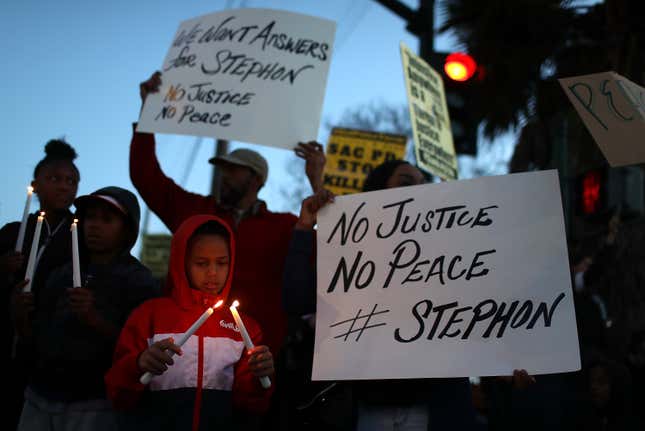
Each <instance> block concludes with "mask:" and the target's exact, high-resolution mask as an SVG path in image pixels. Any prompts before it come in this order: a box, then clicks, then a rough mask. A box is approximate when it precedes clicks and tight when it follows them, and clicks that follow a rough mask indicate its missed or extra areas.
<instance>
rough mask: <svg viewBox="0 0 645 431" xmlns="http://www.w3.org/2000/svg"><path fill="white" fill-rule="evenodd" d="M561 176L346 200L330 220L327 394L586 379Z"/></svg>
mask: <svg viewBox="0 0 645 431" xmlns="http://www.w3.org/2000/svg"><path fill="white" fill-rule="evenodd" d="M565 238H566V236H565V232H564V225H563V215H562V206H561V203H560V189H559V184H558V177H557V173H556V171H543V172H537V173H525V174H513V175H507V176H499V177H487V178H479V179H475V180H468V181H454V182H447V183H441V184H426V185H419V186H413V187H402V188H397V189H391V190H381V191H376V192H370V193H360V194H355V195H349V196H341V197H338V198H337V199H336V202H335V203H334V204H332V205H330V206H329V207H326V208H324V210H323V211H321V213H320V214H319V216H318V236H317V241H318V257H317V259H318V262H317V265H318V270H317V289H318V295H317V314H316V344H315V357H314V367H313V379H314V380H328V379H333V380H336V379H338V380H343V379H394V378H421V377H459V376H473V375H481V376H485V375H508V374H512V372H513V370H514V369H522V368H524V369H526V370H527V371H529V373H532V374H540V373H552V372H564V371H572V370H577V369H579V368H580V358H579V352H578V338H577V330H576V321H575V314H574V308H573V298H572V290H571V283H570V276H569V266H568V258H567V250H566V244H565Z"/></svg>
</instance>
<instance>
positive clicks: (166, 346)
mask: <svg viewBox="0 0 645 431" xmlns="http://www.w3.org/2000/svg"><path fill="white" fill-rule="evenodd" d="M222 303H223V301H222V300H221V299H220V300H219V301H217V304H215V305H214V306H213V307H208V308H207V309H206V311H204V313H203V314H202V315H201V316H200V317H199V319H197V320H196V321H195V323H193V324H192V325H191V326H190V328H188V330H187V331H186V332H184V333H183V334H182V335H181V337H179V339H178V340H177V342H176V343H174V345H175V346H176V347H177V348H179V349H181V347H182V346H183V345H184V344H185V343H186V341H188V339H189V338H190V337H191V336H192V335H193V334H195V332H197V330H198V329H199V328H200V327H201V326H202V325H203V324H204V322H206V320H207V319H208V318H209V317H211V314H213V309H214V308H217V307H219V306H221V305H222ZM166 341H167V340H163V341H161V342H160V343H158V344H157V343H155V344H157V346H156V347H157V348H159V347H160V348H161V350H162V351H164V350H165V353H166V355H167V356H168V359H170V362H168V361H165V362H166V363H167V364H168V365H172V357H173V356H174V355H175V353H177V352H176V351H175V350H173V349H170V348H169V347H170V346H169V344H171V343H172V342H170V343H168V342H166ZM153 346H154V345H153ZM153 346H150V347H149V348H148V349H151V348H152V347H153ZM141 356H143V354H142V355H141ZM162 372H163V371H162ZM153 376H154V375H153V374H152V373H151V372H150V371H146V373H145V374H144V375H142V376H141V378H140V379H139V382H141V384H144V385H147V384H148V383H150V380H152V377H153Z"/></svg>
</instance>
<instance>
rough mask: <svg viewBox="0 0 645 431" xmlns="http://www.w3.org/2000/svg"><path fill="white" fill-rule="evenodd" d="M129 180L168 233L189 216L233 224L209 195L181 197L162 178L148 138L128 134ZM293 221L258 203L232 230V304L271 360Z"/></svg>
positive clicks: (279, 333)
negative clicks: (258, 332)
mask: <svg viewBox="0 0 645 431" xmlns="http://www.w3.org/2000/svg"><path fill="white" fill-rule="evenodd" d="M130 178H131V179H132V183H133V184H134V185H135V187H136V188H137V190H138V191H139V194H140V195H141V197H142V198H143V200H144V201H145V202H146V204H147V205H148V206H149V207H150V209H151V210H152V211H154V213H155V214H157V216H159V218H160V219H161V220H162V221H163V222H164V223H165V225H166V226H167V227H168V229H170V231H172V232H174V231H175V230H176V229H177V228H178V226H179V225H180V224H181V223H182V222H183V221H184V220H185V219H186V218H188V217H190V216H192V215H195V214H215V215H217V216H219V217H222V218H223V219H225V220H226V221H227V222H229V223H230V224H231V226H233V225H234V224H233V223H232V217H231V215H230V214H229V213H228V212H227V211H226V210H224V209H223V208H221V207H220V206H219V205H218V203H217V201H216V200H215V199H214V198H213V197H212V196H202V195H199V194H196V193H190V192H187V191H186V190H184V189H182V188H181V187H179V186H178V185H177V184H175V183H174V182H173V181H172V180H171V179H170V178H168V177H167V176H166V175H164V173H163V172H162V170H161V167H160V166H159V162H158V160H157V157H156V155H155V138H154V135H153V134H149V133H137V132H135V133H134V135H133V137H132V144H131V146H130ZM296 220H297V217H296V216H294V215H293V214H288V213H274V212H271V211H269V210H268V209H267V208H266V205H264V203H262V205H261V207H260V209H259V210H258V211H257V213H256V214H254V215H251V216H249V217H245V218H243V219H242V220H241V221H240V223H239V224H238V226H237V228H236V230H235V240H236V243H237V250H238V252H237V266H236V268H235V276H234V281H233V288H232V289H233V290H232V293H231V295H233V296H232V299H238V300H239V301H240V303H241V304H242V305H243V307H244V311H245V312H246V313H247V314H248V315H250V316H253V318H254V319H256V320H257V322H258V323H259V324H260V327H261V328H262V331H263V333H264V337H265V342H266V344H267V345H268V346H269V347H270V348H271V351H272V352H273V354H274V356H275V355H277V354H278V353H279V350H280V346H281V345H282V342H283V339H284V337H285V335H286V327H287V325H286V315H285V313H284V311H283V309H282V276H283V271H284V262H285V258H286V256H287V250H288V248H289V240H290V238H291V231H292V228H293V225H294V224H295V223H296Z"/></svg>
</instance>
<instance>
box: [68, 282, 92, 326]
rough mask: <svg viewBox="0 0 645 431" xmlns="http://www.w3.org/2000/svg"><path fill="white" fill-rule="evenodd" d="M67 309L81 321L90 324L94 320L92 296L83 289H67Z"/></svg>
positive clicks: (88, 291) (89, 291)
mask: <svg viewBox="0 0 645 431" xmlns="http://www.w3.org/2000/svg"><path fill="white" fill-rule="evenodd" d="M67 295H68V299H69V308H70V309H71V310H72V312H73V313H74V314H76V315H77V316H78V318H79V319H81V321H83V322H85V323H90V322H92V321H93V320H95V318H96V309H95V308H94V294H93V293H92V291H91V290H89V289H86V288H84V287H70V288H68V289H67Z"/></svg>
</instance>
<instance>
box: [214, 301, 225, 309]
mask: <svg viewBox="0 0 645 431" xmlns="http://www.w3.org/2000/svg"><path fill="white" fill-rule="evenodd" d="M223 303H224V301H222V300H221V299H220V300H219V301H217V303H215V305H213V308H217V307H219V306H221V305H222V304H223Z"/></svg>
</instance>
